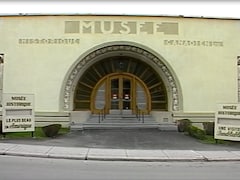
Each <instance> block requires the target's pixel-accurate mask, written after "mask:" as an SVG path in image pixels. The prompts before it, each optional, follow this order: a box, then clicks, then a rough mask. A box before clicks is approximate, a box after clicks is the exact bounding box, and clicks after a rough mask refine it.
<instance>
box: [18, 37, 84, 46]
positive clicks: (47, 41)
mask: <svg viewBox="0 0 240 180" xmlns="http://www.w3.org/2000/svg"><path fill="white" fill-rule="evenodd" d="M18 44H37V45H58V44H60V45H74V44H80V39H78V38H77V39H76V38H20V39H18Z"/></svg>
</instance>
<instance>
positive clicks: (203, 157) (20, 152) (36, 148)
mask: <svg viewBox="0 0 240 180" xmlns="http://www.w3.org/2000/svg"><path fill="white" fill-rule="evenodd" d="M0 155H9V156H26V157H41V158H58V159H75V160H102V161H158V162H161V161H163V162H165V161H188V162H189V161H240V150H239V151H194V150H136V149H99V148H82V147H59V146H43V145H25V144H12V143H0Z"/></svg>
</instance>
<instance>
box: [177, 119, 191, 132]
mask: <svg viewBox="0 0 240 180" xmlns="http://www.w3.org/2000/svg"><path fill="white" fill-rule="evenodd" d="M190 126H191V121H190V120H189V119H181V120H178V121H177V127H178V132H187V131H188V129H189V127H190Z"/></svg>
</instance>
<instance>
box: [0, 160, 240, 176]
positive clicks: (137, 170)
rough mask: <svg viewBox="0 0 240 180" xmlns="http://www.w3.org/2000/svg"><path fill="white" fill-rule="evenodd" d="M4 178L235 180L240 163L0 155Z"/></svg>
mask: <svg viewBox="0 0 240 180" xmlns="http://www.w3.org/2000/svg"><path fill="white" fill-rule="evenodd" d="M0 162H1V163H0V177H1V179H4V180H14V179H17V180H43V179H44V180H50V179H51V180H66V179H67V180H81V179H83V180H96V179H97V180H113V179H114V180H125V179H126V180H129V179H131V180H146V179H148V180H155V179H156V180H159V179H164V180H173V179H174V180H176V179H178V180H193V179H194V180H207V179H211V180H239V177H240V171H239V169H240V162H177V163H176V162H117V161H113V162H112V161H110V162H106V161H76V160H64V159H46V158H27V157H8V156H0Z"/></svg>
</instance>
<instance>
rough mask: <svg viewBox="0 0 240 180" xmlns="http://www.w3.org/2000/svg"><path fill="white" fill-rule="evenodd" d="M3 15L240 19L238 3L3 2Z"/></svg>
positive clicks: (150, 0) (211, 0)
mask: <svg viewBox="0 0 240 180" xmlns="http://www.w3.org/2000/svg"><path fill="white" fill-rule="evenodd" d="M0 8H1V10H0V14H20V13H21V14H110V15H113V14H114V15H167V16H180V15H181V16H185V17H217V18H240V2H238V1H237V0H236V1H234V0H230V1H217V0H209V1H206V0H202V1H193V0H186V1H181V0H179V1H177V0H168V1H164V0H163V1H161V0H148V1H147V0H146V1H137V0H122V1H118V0H115V1H114V0H105V1H104V0H88V1H87V0H82V1H81V0H79V1H76V0H75V1H74V0H68V1H67V0H65V1H64V0H58V1H57V0H55V1H54V0H42V1H38V0H28V1H21V0H20V1H17V0H8V1H4V0H3V1H0Z"/></svg>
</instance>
